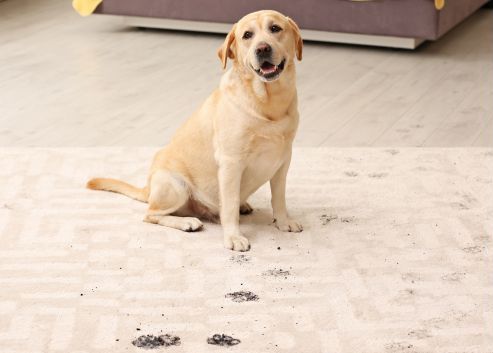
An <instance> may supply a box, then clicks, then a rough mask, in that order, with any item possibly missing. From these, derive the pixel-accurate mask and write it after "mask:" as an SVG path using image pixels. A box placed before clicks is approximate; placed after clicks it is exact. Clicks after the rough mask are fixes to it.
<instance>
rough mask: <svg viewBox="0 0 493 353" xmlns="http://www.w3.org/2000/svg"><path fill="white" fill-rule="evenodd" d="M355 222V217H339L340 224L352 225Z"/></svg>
mask: <svg viewBox="0 0 493 353" xmlns="http://www.w3.org/2000/svg"><path fill="white" fill-rule="evenodd" d="M355 220H356V218H355V217H353V216H349V217H341V222H342V223H353V222H354V221H355Z"/></svg>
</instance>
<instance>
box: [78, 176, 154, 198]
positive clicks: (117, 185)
mask: <svg viewBox="0 0 493 353" xmlns="http://www.w3.org/2000/svg"><path fill="white" fill-rule="evenodd" d="M86 187H87V188H88V189H91V190H104V191H111V192H117V193H119V194H123V195H126V196H128V197H131V198H133V199H135V200H138V201H142V202H147V199H148V198H149V190H148V188H147V187H145V188H138V187H135V186H133V185H130V184H127V183H126V182H124V181H121V180H116V179H109V178H94V179H91V180H89V181H88V182H87V184H86Z"/></svg>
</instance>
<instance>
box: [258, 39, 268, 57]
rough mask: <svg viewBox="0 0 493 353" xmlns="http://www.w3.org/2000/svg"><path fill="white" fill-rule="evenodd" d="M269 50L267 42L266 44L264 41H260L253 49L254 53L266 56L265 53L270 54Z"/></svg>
mask: <svg viewBox="0 0 493 353" xmlns="http://www.w3.org/2000/svg"><path fill="white" fill-rule="evenodd" d="M271 51H272V48H271V46H270V45H269V44H267V43H265V42H261V43H259V45H258V46H257V49H255V54H257V56H267V55H270V52H271Z"/></svg>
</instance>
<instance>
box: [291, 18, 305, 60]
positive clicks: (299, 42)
mask: <svg viewBox="0 0 493 353" xmlns="http://www.w3.org/2000/svg"><path fill="white" fill-rule="evenodd" d="M288 22H289V26H290V27H291V29H292V30H293V33H294V40H295V48H296V58H297V59H298V60H300V61H301V59H302V58H303V39H302V38H301V33H300V28H299V27H298V25H297V24H296V22H294V21H293V20H292V19H290V18H289V17H288Z"/></svg>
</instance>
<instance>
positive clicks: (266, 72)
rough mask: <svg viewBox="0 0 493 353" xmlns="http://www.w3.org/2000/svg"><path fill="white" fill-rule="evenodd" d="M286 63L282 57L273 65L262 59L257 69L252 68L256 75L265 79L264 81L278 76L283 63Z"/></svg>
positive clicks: (282, 68)
mask: <svg viewBox="0 0 493 353" xmlns="http://www.w3.org/2000/svg"><path fill="white" fill-rule="evenodd" d="M285 64H286V59H283V60H282V61H281V63H280V64H279V65H274V64H273V63H271V62H270V61H264V62H263V63H262V65H260V67H259V68H258V69H254V70H255V72H256V73H257V75H259V76H260V77H262V78H263V79H265V80H266V81H273V80H275V79H277V78H278V77H279V75H280V74H281V72H282V70H284V65H285Z"/></svg>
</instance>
